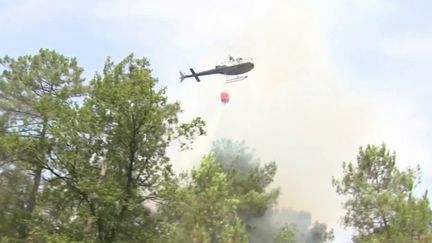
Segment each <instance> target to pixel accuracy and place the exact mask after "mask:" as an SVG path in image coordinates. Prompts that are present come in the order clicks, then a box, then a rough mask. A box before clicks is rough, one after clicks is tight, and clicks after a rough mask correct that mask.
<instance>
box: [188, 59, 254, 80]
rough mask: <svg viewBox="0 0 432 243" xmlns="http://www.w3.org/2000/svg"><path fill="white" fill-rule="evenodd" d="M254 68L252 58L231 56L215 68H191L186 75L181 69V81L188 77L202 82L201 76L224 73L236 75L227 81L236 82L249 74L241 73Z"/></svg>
mask: <svg viewBox="0 0 432 243" xmlns="http://www.w3.org/2000/svg"><path fill="white" fill-rule="evenodd" d="M253 68H254V64H253V62H252V61H251V60H249V59H248V60H244V59H243V58H234V57H232V56H229V62H228V63H224V64H221V65H217V66H216V67H215V68H213V69H210V70H206V71H202V72H198V73H197V72H195V70H193V69H192V68H190V69H189V70H190V71H191V74H188V75H185V74H184V73H183V72H182V71H180V82H183V81H184V79H186V78H192V77H193V78H195V79H196V81H197V82H200V81H201V80H200V78H199V76H205V75H212V74H223V75H226V76H227V77H228V76H235V77H234V78H227V80H226V82H227V83H230V82H235V81H240V80H243V79H245V78H247V77H248V76H240V75H241V74H244V73H247V72H249V71H250V70H252V69H253Z"/></svg>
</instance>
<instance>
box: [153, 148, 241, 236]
mask: <svg viewBox="0 0 432 243" xmlns="http://www.w3.org/2000/svg"><path fill="white" fill-rule="evenodd" d="M182 181H183V184H184V185H183V186H176V187H175V189H174V190H175V191H173V193H172V194H171V198H170V200H169V201H168V204H167V205H166V206H165V207H163V208H162V215H164V217H165V218H164V224H163V231H162V234H161V235H162V236H163V238H162V242H197V243H198V242H200V243H201V242H208V243H211V242H221V243H230V242H232V243H234V242H247V237H246V234H245V230H244V226H243V223H242V222H241V220H240V219H239V218H238V216H237V213H236V209H237V206H238V204H239V200H238V199H237V198H235V197H234V196H233V194H232V191H231V190H232V188H231V185H230V183H229V180H228V178H227V175H226V174H225V172H224V171H223V170H222V169H221V168H220V166H219V165H218V164H217V163H216V162H215V160H214V157H213V156H211V155H209V156H206V157H205V158H204V159H203V160H202V162H201V164H200V165H199V167H198V168H195V169H193V170H192V172H191V176H190V180H187V177H186V178H183V179H182Z"/></svg>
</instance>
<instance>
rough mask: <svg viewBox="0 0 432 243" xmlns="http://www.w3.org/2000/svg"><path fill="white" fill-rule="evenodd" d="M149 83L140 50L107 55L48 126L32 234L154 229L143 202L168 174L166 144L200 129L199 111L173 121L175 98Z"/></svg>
mask: <svg viewBox="0 0 432 243" xmlns="http://www.w3.org/2000/svg"><path fill="white" fill-rule="evenodd" d="M156 83H157V80H156V79H155V78H153V77H152V76H151V71H150V69H149V63H148V61H147V60H146V59H145V58H142V59H139V58H134V56H133V55H129V56H128V57H126V58H125V59H124V60H122V61H121V62H119V63H118V64H115V63H113V62H112V61H111V60H110V59H108V60H107V62H106V64H105V67H104V71H103V73H102V75H99V74H97V75H96V76H95V77H94V79H93V80H92V81H91V84H90V87H89V97H88V98H87V99H86V100H85V101H84V103H83V105H82V107H75V108H74V109H73V110H71V112H69V113H63V116H62V119H61V120H59V121H58V122H55V123H54V124H53V125H52V127H50V130H49V131H50V132H52V134H53V140H54V144H55V146H54V147H53V149H52V150H51V153H50V156H49V163H48V164H47V165H46V169H47V170H48V171H49V172H50V173H51V175H52V177H51V178H50V180H49V183H50V188H49V189H47V190H46V191H45V196H44V199H45V200H46V205H49V209H50V210H49V212H48V213H47V209H43V210H42V211H40V212H39V213H40V215H41V217H40V218H39V219H40V222H38V224H37V227H39V228H38V229H37V231H38V232H39V233H38V234H35V237H36V238H38V237H39V238H40V237H42V239H43V240H46V237H50V236H55V235H63V236H65V237H66V238H68V239H71V240H74V241H98V242H113V241H127V242H142V241H143V239H146V240H149V239H151V237H153V236H154V234H156V230H155V223H154V222H153V216H152V212H151V210H150V209H149V207H148V204H149V203H150V202H156V203H157V202H159V201H162V200H163V198H162V197H161V195H160V192H161V191H162V190H163V189H164V188H163V187H164V185H165V181H167V180H170V178H171V176H172V171H171V164H170V161H169V159H168V157H167V156H166V155H165V150H166V148H167V147H168V146H169V144H170V143H171V142H173V141H179V142H180V144H181V145H182V148H186V147H187V145H188V141H192V140H193V139H194V138H195V137H196V136H199V135H203V134H205V132H204V130H203V126H204V122H203V121H202V120H201V119H199V118H196V119H194V120H192V121H191V122H190V123H179V121H178V119H177V115H178V113H179V112H181V110H180V105H179V104H178V103H169V102H168V101H167V97H166V95H165V89H160V90H156V88H155V85H156ZM42 226H43V227H42ZM40 232H42V233H40ZM44 237H45V238H44Z"/></svg>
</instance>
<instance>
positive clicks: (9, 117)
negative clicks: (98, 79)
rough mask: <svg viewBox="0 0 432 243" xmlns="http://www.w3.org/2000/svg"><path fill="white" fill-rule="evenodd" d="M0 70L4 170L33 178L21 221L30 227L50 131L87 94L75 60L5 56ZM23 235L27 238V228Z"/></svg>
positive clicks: (42, 54)
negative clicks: (14, 169)
mask: <svg viewBox="0 0 432 243" xmlns="http://www.w3.org/2000/svg"><path fill="white" fill-rule="evenodd" d="M0 65H2V66H3V70H2V73H1V75H0V129H1V130H0V147H3V148H6V149H5V150H4V152H5V153H4V154H3V156H2V161H1V163H0V165H1V166H3V167H4V166H6V167H8V166H11V165H12V166H15V167H20V168H21V169H22V170H21V172H24V171H28V172H29V173H24V174H25V175H26V176H27V177H31V178H32V179H31V180H32V185H31V188H30V190H28V191H26V192H25V193H26V195H25V197H26V198H27V199H26V202H25V203H24V205H23V207H24V209H25V211H26V214H21V217H22V218H21V220H20V222H22V223H25V222H28V220H29V219H30V216H31V214H32V212H33V210H34V209H35V207H36V202H37V194H38V191H39V190H40V186H41V181H42V177H43V173H42V171H43V167H44V165H45V164H46V163H47V158H48V155H49V153H50V151H51V142H50V140H51V134H50V133H49V132H48V130H49V127H50V126H51V125H52V123H53V122H54V121H55V120H56V119H57V118H58V116H59V114H61V113H62V112H63V111H64V110H65V109H68V107H69V106H70V105H71V103H72V102H73V101H72V100H71V98H73V97H75V96H77V95H80V94H81V92H82V91H83V88H82V81H83V80H82V78H81V74H82V68H80V67H79V66H78V65H77V62H76V60H75V59H74V58H67V57H65V56H63V55H61V54H59V53H57V52H55V51H51V50H47V49H41V50H40V51H39V53H38V54H37V55H34V56H31V55H26V56H21V57H18V58H16V59H15V58H11V57H9V56H5V57H4V58H0ZM21 172H20V173H21ZM24 174H22V175H24ZM18 228H20V227H18ZM21 233H22V234H21V236H22V237H25V234H26V229H25V227H24V230H23V231H22V232H21Z"/></svg>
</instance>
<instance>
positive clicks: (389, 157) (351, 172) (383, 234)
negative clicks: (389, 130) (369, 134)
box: [333, 145, 432, 242]
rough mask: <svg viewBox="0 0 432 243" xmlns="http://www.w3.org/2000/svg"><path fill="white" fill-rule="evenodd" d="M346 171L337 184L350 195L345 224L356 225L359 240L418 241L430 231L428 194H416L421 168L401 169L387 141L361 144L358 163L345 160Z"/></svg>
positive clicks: (337, 186)
mask: <svg viewBox="0 0 432 243" xmlns="http://www.w3.org/2000/svg"><path fill="white" fill-rule="evenodd" d="M343 171H344V176H343V178H342V179H341V180H336V179H333V185H334V186H335V187H336V191H337V192H338V193H339V194H341V195H345V196H348V199H347V201H346V202H345V203H344V207H345V209H346V210H347V213H346V215H345V217H344V218H343V225H344V226H347V227H353V228H354V229H355V231H356V232H357V236H356V237H355V239H356V241H358V242H376V241H379V242H383V241H384V242H416V241H420V240H421V239H422V238H424V237H428V236H429V235H430V233H431V222H432V211H431V209H430V207H429V201H428V198H427V197H426V194H425V196H424V197H422V198H416V197H415V196H414V189H415V187H416V185H417V184H418V183H419V179H416V177H417V176H418V174H419V172H420V169H419V168H418V169H417V170H412V169H408V170H406V171H399V170H398V169H397V167H396V156H395V154H390V152H389V151H388V150H387V148H386V146H385V145H382V146H381V147H377V146H370V145H369V146H367V147H366V149H363V148H360V151H359V156H358V158H357V164H353V163H344V164H343Z"/></svg>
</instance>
